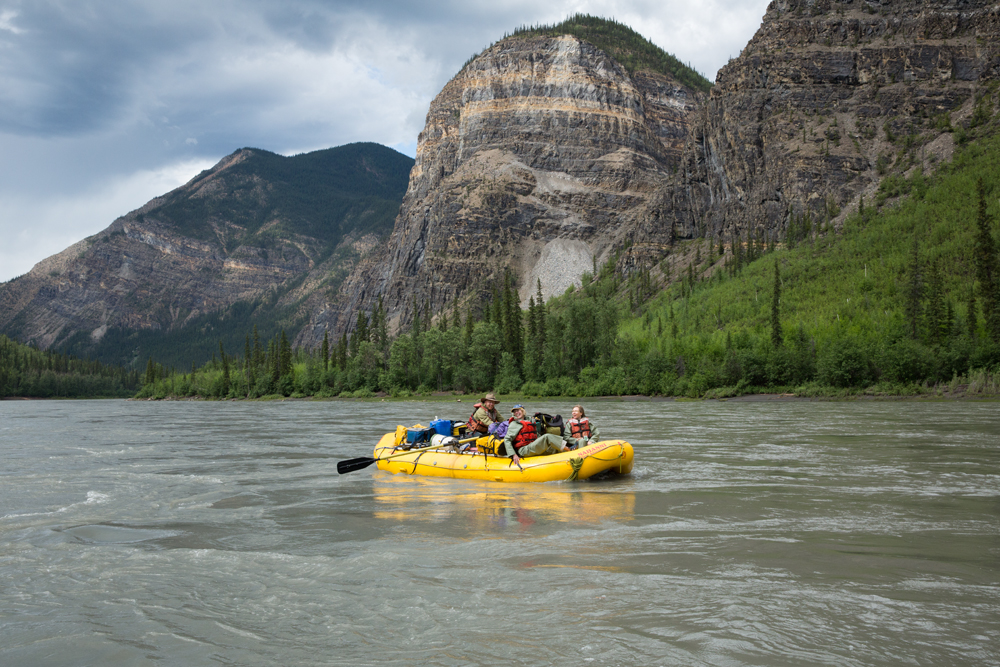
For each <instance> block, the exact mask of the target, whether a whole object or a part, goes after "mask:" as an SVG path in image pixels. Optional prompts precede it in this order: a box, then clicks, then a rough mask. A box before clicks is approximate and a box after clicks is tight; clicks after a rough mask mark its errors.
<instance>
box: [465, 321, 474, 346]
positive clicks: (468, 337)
mask: <svg viewBox="0 0 1000 667" xmlns="http://www.w3.org/2000/svg"><path fill="white" fill-rule="evenodd" d="M474 326H475V321H474V318H473V317H472V313H471V312H469V313H466V314H465V349H469V345H470V344H471V343H472V331H473V327H474Z"/></svg>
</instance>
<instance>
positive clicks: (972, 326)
mask: <svg viewBox="0 0 1000 667" xmlns="http://www.w3.org/2000/svg"><path fill="white" fill-rule="evenodd" d="M965 325H966V326H967V327H968V334H969V340H971V341H974V340H976V328H977V327H978V325H979V313H978V307H977V304H976V292H975V290H973V289H970V290H969V299H968V301H966V302H965Z"/></svg>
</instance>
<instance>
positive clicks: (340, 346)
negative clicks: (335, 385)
mask: <svg viewBox="0 0 1000 667" xmlns="http://www.w3.org/2000/svg"><path fill="white" fill-rule="evenodd" d="M347 347H348V346H347V332H346V331H345V332H344V333H342V334H340V342H338V343H337V367H338V368H340V370H347Z"/></svg>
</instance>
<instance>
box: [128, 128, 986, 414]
mask: <svg viewBox="0 0 1000 667" xmlns="http://www.w3.org/2000/svg"><path fill="white" fill-rule="evenodd" d="M996 129H997V118H996V116H995V115H993V116H990V117H989V118H988V119H984V120H983V122H981V123H979V124H977V125H974V126H973V127H972V129H971V130H969V131H968V132H965V134H964V136H962V137H960V141H959V146H958V148H957V150H956V153H955V157H954V160H953V161H952V162H951V163H950V164H946V165H942V166H941V167H940V168H939V170H938V171H937V172H936V173H935V174H934V175H932V176H927V175H924V174H923V172H922V171H921V170H920V168H910V169H901V171H900V172H899V173H887V174H886V177H885V178H884V180H883V182H882V185H881V187H880V189H879V191H878V193H877V196H875V197H874V198H872V200H871V201H869V202H865V203H864V204H863V206H862V207H861V210H860V211H858V212H856V213H852V214H851V215H850V216H848V217H847V219H846V221H845V223H844V225H843V228H842V229H834V228H833V227H832V226H831V225H829V224H827V222H826V221H825V220H812V219H809V218H803V219H798V220H795V221H794V224H793V225H792V226H791V228H790V232H789V234H788V236H787V237H786V238H783V239H780V240H779V241H780V242H776V241H774V240H772V239H759V238H736V239H729V240H727V241H726V242H724V243H722V244H718V245H716V244H715V243H713V242H711V241H708V240H705V239H700V240H696V241H691V242H686V243H683V244H680V245H678V246H677V248H676V250H675V252H674V253H672V254H671V255H670V256H668V257H667V258H666V259H665V260H664V261H663V262H661V263H660V264H659V265H657V266H652V267H640V268H639V269H638V270H634V271H632V272H630V273H629V274H625V273H624V272H622V271H621V270H620V269H619V268H618V262H617V261H616V258H612V259H611V260H609V261H608V262H607V263H606V264H604V265H603V266H601V267H595V269H596V271H595V273H596V275H594V274H593V273H591V274H587V275H585V276H584V285H583V286H582V287H581V288H579V289H576V290H570V291H568V292H567V293H566V294H564V295H562V296H560V297H558V298H555V299H551V300H549V301H548V302H546V303H542V302H541V299H539V300H537V301H536V300H535V297H534V296H533V297H532V298H531V300H530V302H529V303H530V308H529V309H528V310H527V311H522V310H521V309H520V308H519V307H518V305H517V303H518V297H517V295H516V293H515V292H514V291H513V289H512V284H513V282H514V281H513V279H512V277H511V276H510V275H508V277H507V280H506V281H505V284H503V285H498V286H497V287H496V289H495V291H494V294H493V298H492V300H491V301H489V302H488V303H485V304H483V306H484V307H483V308H482V309H481V311H477V312H475V313H471V314H469V313H462V312H459V311H458V309H457V308H453V309H452V310H450V311H447V312H440V313H430V312H428V309H427V308H426V306H423V305H421V304H419V303H414V304H412V308H413V310H414V312H417V313H419V317H417V318H415V320H414V322H415V326H414V327H413V328H412V330H411V331H409V332H406V333H403V334H402V335H400V336H398V337H397V338H396V339H395V340H389V337H388V335H387V333H386V327H385V318H384V311H382V310H381V308H376V310H375V312H374V313H373V314H372V317H371V318H370V319H369V318H368V317H367V316H366V315H364V314H362V315H361V316H360V317H359V319H358V323H357V326H356V328H355V332H354V335H352V336H350V337H348V336H343V337H341V338H340V339H339V340H336V341H329V340H327V341H324V345H323V346H322V347H321V348H320V350H318V351H317V352H315V353H313V354H307V353H305V352H303V351H293V350H291V349H290V348H289V347H288V344H287V341H286V340H283V339H282V337H281V336H276V337H275V338H274V339H273V340H272V341H271V343H270V345H269V346H268V347H267V348H265V347H263V346H262V345H261V344H260V342H259V341H257V340H253V339H251V338H250V337H248V338H247V341H246V346H245V352H244V355H243V356H242V357H239V356H234V357H232V358H226V357H223V358H222V360H217V361H216V362H215V363H214V364H210V365H209V366H207V367H205V368H203V369H201V371H200V372H199V374H198V375H197V376H195V377H194V378H192V377H191V376H188V375H187V374H185V375H184V376H181V377H175V378H170V377H167V378H166V379H157V378H159V376H158V375H157V374H156V370H155V369H154V370H153V371H152V372H151V374H150V376H149V378H148V379H149V380H150V382H149V383H148V384H147V386H146V387H144V389H143V395H149V396H165V395H168V394H170V393H185V394H197V395H202V396H212V395H215V396H221V395H229V396H251V397H252V396H263V395H268V394H281V395H295V394H298V395H318V396H337V395H348V396H365V395H372V394H373V393H374V392H378V391H381V392H386V393H388V394H392V395H397V396H398V395H402V396H406V395H410V394H411V393H413V392H424V393H426V392H431V391H436V390H466V391H481V390H485V389H495V390H497V391H499V392H501V393H523V394H528V395H583V396H588V395H608V394H611V395H621V394H661V395H668V396H689V397H705V396H708V397H712V396H715V397H725V396H733V395H738V394H742V393H752V392H762V391H770V392H788V393H795V394H799V395H852V394H865V393H867V394H915V393H924V392H936V391H940V392H942V393H961V394H965V395H982V394H990V393H997V392H998V391H1000V380H998V373H1000V270H998V267H1000V252H998V247H1000V244H998V243H997V231H998V230H997V221H998V220H1000V137H998V135H997V132H996ZM901 167H905V165H901ZM903 174H906V175H903ZM247 360H249V363H248V362H247ZM224 371H225V372H226V373H228V379H227V380H226V381H223V380H222V377H223V372H224ZM154 380H155V381H154ZM223 390H225V391H223Z"/></svg>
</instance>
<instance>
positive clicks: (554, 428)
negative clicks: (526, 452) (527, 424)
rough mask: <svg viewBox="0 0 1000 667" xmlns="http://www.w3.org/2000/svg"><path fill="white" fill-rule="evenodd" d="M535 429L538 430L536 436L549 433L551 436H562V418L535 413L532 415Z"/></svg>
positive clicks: (560, 416)
mask: <svg viewBox="0 0 1000 667" xmlns="http://www.w3.org/2000/svg"><path fill="white" fill-rule="evenodd" d="M534 420H535V428H536V429H537V430H538V434H539V435H541V434H543V433H551V434H552V435H559V436H561V435H562V434H563V428H564V426H563V418H562V415H555V416H552V415H547V414H545V413H544V412H536V413H535V415H534Z"/></svg>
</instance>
